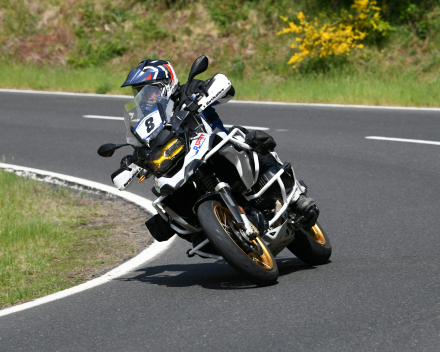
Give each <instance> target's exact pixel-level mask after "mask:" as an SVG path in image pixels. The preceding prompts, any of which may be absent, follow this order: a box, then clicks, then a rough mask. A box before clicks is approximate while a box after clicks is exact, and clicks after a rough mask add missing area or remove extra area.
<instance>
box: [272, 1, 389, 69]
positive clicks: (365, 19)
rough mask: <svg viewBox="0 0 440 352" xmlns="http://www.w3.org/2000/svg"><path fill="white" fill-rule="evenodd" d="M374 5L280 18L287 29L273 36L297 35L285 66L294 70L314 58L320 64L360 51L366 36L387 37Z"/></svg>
mask: <svg viewBox="0 0 440 352" xmlns="http://www.w3.org/2000/svg"><path fill="white" fill-rule="evenodd" d="M376 5H377V2H376V1H375V0H354V3H353V4H352V5H351V8H350V10H346V9H342V10H340V12H339V13H336V12H333V13H320V15H319V17H315V18H312V19H311V18H310V17H309V16H306V15H304V13H302V12H299V13H298V14H297V15H296V17H297V19H296V20H295V21H289V20H288V18H287V17H283V16H281V19H282V20H283V21H285V22H288V24H289V27H288V28H284V29H283V30H282V31H280V32H278V33H277V35H280V34H287V33H292V34H295V35H298V36H297V37H296V38H295V42H294V43H292V44H291V48H292V49H295V48H297V51H296V52H295V53H294V55H293V56H292V57H291V58H290V60H289V62H288V64H291V65H292V67H293V68H296V67H297V66H298V64H300V63H301V62H303V61H304V60H306V61H307V62H311V61H310V60H311V59H313V58H315V57H319V59H321V61H323V60H325V59H326V57H332V56H343V57H347V56H348V55H350V53H351V51H352V50H354V49H362V48H363V47H364V45H363V44H361V43H360V42H362V41H363V40H364V39H365V38H366V37H367V36H368V35H369V34H370V33H376V35H378V36H379V37H384V36H387V35H388V31H389V30H391V29H392V27H391V26H390V24H389V23H388V22H386V21H384V20H383V19H382V17H381V11H382V9H381V8H380V7H378V6H376ZM314 62H316V60H314Z"/></svg>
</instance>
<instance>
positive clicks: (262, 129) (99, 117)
mask: <svg viewBox="0 0 440 352" xmlns="http://www.w3.org/2000/svg"><path fill="white" fill-rule="evenodd" d="M83 117H84V118H86V119H103V120H124V118H123V117H116V116H101V115H84V116H83ZM223 126H225V127H228V128H229V127H232V126H234V125H223ZM242 127H244V128H248V129H250V130H261V131H268V130H269V128H268V127H260V126H242ZM286 131H287V130H286Z"/></svg>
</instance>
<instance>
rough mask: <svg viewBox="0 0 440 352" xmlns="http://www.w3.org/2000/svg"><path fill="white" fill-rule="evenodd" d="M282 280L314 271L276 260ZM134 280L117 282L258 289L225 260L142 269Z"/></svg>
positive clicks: (291, 260)
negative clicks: (289, 275) (290, 275)
mask: <svg viewBox="0 0 440 352" xmlns="http://www.w3.org/2000/svg"><path fill="white" fill-rule="evenodd" d="M276 261H277V264H278V270H279V273H280V277H281V276H284V275H288V274H292V273H294V272H297V271H302V270H310V269H315V268H316V267H315V266H310V265H308V264H306V263H304V262H302V261H301V260H299V259H298V258H279V259H277V260H276ZM134 273H135V276H132V277H128V278H127V277H125V278H120V279H116V280H120V281H136V282H143V283H148V284H153V285H159V286H167V287H174V288H180V287H191V286H200V287H203V288H206V289H210V290H244V289H255V288H259V286H257V285H255V284H254V283H252V282H250V281H248V280H246V279H245V278H243V277H242V276H240V275H239V274H238V273H237V272H236V271H235V270H234V269H232V268H231V267H230V266H229V264H228V263H226V262H225V261H224V260H218V261H216V262H205V263H193V264H166V265H158V266H154V267H145V268H140V269H137V270H136V271H134Z"/></svg>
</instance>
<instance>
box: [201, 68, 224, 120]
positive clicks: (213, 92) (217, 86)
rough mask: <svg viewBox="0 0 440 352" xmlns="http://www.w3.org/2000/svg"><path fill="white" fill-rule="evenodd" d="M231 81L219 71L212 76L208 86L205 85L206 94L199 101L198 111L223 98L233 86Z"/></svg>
mask: <svg viewBox="0 0 440 352" xmlns="http://www.w3.org/2000/svg"><path fill="white" fill-rule="evenodd" d="M231 85H232V84H231V81H230V80H229V79H228V78H227V77H226V76H225V75H224V74H222V73H217V74H216V75H215V76H214V77H212V78H211V80H210V81H209V84H208V86H207V87H204V90H205V94H206V93H208V95H206V96H204V97H203V98H202V99H200V100H199V101H198V104H199V109H198V112H199V113H200V112H202V111H203V110H205V109H206V108H207V107H208V106H209V105H211V104H212V103H213V102H215V101H217V100H219V99H221V98H223V97H224V96H225V94H226V93H227V92H228V90H229V88H230V87H231Z"/></svg>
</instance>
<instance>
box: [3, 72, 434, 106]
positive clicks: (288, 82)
mask: <svg viewBox="0 0 440 352" xmlns="http://www.w3.org/2000/svg"><path fill="white" fill-rule="evenodd" d="M127 71H128V70H127ZM188 71H189V68H186V69H184V68H180V71H178V72H177V73H178V75H179V76H180V79H181V81H183V82H184V81H185V80H186V76H187V72H188ZM212 74H214V72H211V71H210V72H208V73H206V74H204V75H201V77H200V78H202V79H203V78H205V79H206V78H208V77H209V76H210V75H212ZM229 77H230V79H231V81H232V84H233V85H234V87H235V89H236V99H241V100H262V101H283V102H303V103H334V104H365V105H396V106H419V107H421V106H426V107H438V106H440V102H439V100H438V96H439V95H440V80H438V79H435V77H434V78H433V79H429V76H427V77H425V78H423V79H422V78H421V77H419V73H418V72H416V71H411V70H408V71H406V72H404V73H403V74H400V72H398V71H397V70H395V71H392V70H390V69H388V70H387V69H373V70H365V71H361V70H359V71H358V70H351V71H342V70H335V71H334V72H330V73H327V74H314V73H310V74H296V75H289V76H287V77H281V76H274V75H270V74H269V73H267V74H262V75H260V77H256V78H243V77H242V76H240V75H236V76H235V77H234V75H233V74H232V76H229ZM125 78H126V72H121V71H115V70H112V69H111V68H109V67H106V66H102V67H96V68H65V67H52V68H51V67H47V66H33V65H29V66H27V67H26V69H24V67H23V66H21V65H10V66H8V67H7V68H5V69H2V70H0V87H2V88H15V89H35V90H54V91H68V92H86V93H100V94H105V93H107V94H130V90H129V89H127V88H120V85H121V84H122V82H123V81H124V80H125Z"/></svg>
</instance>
